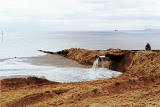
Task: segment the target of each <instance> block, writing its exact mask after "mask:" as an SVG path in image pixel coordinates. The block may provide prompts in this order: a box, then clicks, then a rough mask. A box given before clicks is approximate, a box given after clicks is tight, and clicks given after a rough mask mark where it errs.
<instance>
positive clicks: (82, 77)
mask: <svg viewBox="0 0 160 107" xmlns="http://www.w3.org/2000/svg"><path fill="white" fill-rule="evenodd" d="M0 64H1V68H0V76H1V77H3V78H4V77H5V78H8V77H18V76H37V77H45V78H46V79H48V80H51V81H57V82H79V81H90V80H98V79H106V78H112V77H115V76H118V75H120V74H121V73H120V72H116V71H111V70H108V69H105V68H96V69H93V68H70V67H69V68H68V67H47V66H34V65H29V64H27V63H23V62H21V60H20V59H9V60H6V61H4V62H1V63H0Z"/></svg>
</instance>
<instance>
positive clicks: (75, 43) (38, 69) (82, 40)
mask: <svg viewBox="0 0 160 107" xmlns="http://www.w3.org/2000/svg"><path fill="white" fill-rule="evenodd" d="M159 35H160V31H158V30H156V31H154V30H153V31H152V30H149V31H147V30H144V31H118V32H115V31H99V32H98V31H90V32H89V31H84V32H76V31H75V32H52V31H50V32H42V31H40V32H4V38H3V41H1V43H0V76H1V78H7V77H14V76H15V77H17V76H31V75H32V76H33V75H34V76H44V77H46V78H47V79H49V80H53V81H59V82H75V81H86V80H87V81H88V80H97V79H104V78H111V77H112V76H118V75H120V73H118V72H116V71H110V70H107V69H105V68H98V69H96V71H95V70H93V69H89V68H79V67H74V68H71V67H57V66H54V65H53V66H45V65H44V66H43V65H42V66H38V65H32V64H29V63H26V62H23V60H22V59H21V58H22V57H32V56H42V55H45V54H44V53H41V52H38V51H37V50H40V49H42V50H49V51H59V50H63V49H69V48H85V49H109V48H120V49H144V47H145V45H146V43H147V42H149V43H150V44H151V47H152V49H159V48H160V36H159ZM0 39H1V38H0ZM15 57H16V58H15ZM53 60H54V59H53ZM116 73H117V74H116ZM62 77H63V78H62Z"/></svg>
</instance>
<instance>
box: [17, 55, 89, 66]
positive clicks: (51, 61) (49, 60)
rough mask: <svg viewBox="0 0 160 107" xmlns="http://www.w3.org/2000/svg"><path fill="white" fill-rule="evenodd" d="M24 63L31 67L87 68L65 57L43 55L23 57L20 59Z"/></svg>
mask: <svg viewBox="0 0 160 107" xmlns="http://www.w3.org/2000/svg"><path fill="white" fill-rule="evenodd" d="M20 59H22V61H23V62H24V63H29V64H31V65H38V66H56V67H80V68H81V67H82V68H86V67H87V66H85V65H82V64H79V63H78V62H76V61H74V60H70V59H67V58H65V57H62V56H59V55H55V54H54V55H51V54H47V55H43V56H36V57H23V58H20Z"/></svg>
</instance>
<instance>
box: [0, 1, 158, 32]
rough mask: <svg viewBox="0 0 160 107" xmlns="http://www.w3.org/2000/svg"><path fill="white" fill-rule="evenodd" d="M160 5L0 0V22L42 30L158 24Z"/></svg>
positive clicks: (149, 2)
mask: <svg viewBox="0 0 160 107" xmlns="http://www.w3.org/2000/svg"><path fill="white" fill-rule="evenodd" d="M159 5H160V1H158V0H1V3H0V23H1V25H0V26H2V24H5V26H7V28H10V29H12V27H11V26H14V25H13V24H15V23H16V25H17V27H18V26H21V27H24V29H25V28H26V27H28V26H29V24H30V25H38V26H42V27H41V28H42V29H43V30H44V29H45V28H46V30H48V29H56V30H101V29H114V26H115V25H118V26H119V27H120V28H121V29H126V28H133V29H139V28H144V27H145V26H148V25H158V24H159V22H160V15H159V11H160V7H159ZM13 22H14V23H13ZM26 23H27V26H25V25H26ZM3 26H4V25H3ZM56 26H57V28H55V27H56ZM68 26H69V27H68ZM75 26H76V27H75ZM31 28H32V29H34V27H31ZM14 29H15V28H14ZM17 29H18V28H17ZM26 29H27V28H26Z"/></svg>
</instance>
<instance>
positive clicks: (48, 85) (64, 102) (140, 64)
mask: <svg viewBox="0 0 160 107" xmlns="http://www.w3.org/2000/svg"><path fill="white" fill-rule="evenodd" d="M62 53H63V54H62ZM86 53H87V54H86ZM104 54H110V55H114V56H123V57H122V60H117V61H118V62H117V63H112V64H111V69H117V70H118V69H119V70H120V71H121V72H123V74H122V75H120V76H118V77H114V78H111V79H105V80H96V81H87V82H73V83H57V82H51V81H48V80H46V79H43V78H36V77H28V78H12V79H3V80H1V102H2V103H1V104H2V106H3V107H12V106H16V107H25V106H28V107H35V106H38V107H51V106H53V107H54V106H57V107H82V106H84V107H97V106H101V107H106V106H109V107H113V106H135V107H137V106H148V107H152V106H155V107H158V106H160V103H159V101H160V72H159V71H160V66H159V58H160V53H159V51H158V50H156V51H144V50H139V51H132V50H117V49H116V50H102V51H101V50H85V49H69V50H63V52H62V51H61V52H60V53H59V55H61V56H64V57H66V58H68V59H72V60H75V61H77V62H78V63H81V64H82V63H83V65H89V64H90V62H92V61H91V59H92V58H94V57H95V55H104ZM81 55H82V56H84V57H81ZM78 56H79V57H78ZM79 58H82V59H79ZM129 59H130V60H129ZM83 61H84V62H85V63H84V62H83ZM87 61H88V62H87ZM112 62H113V61H112ZM124 62H125V63H127V64H125V63H124ZM91 64H92V63H91ZM114 64H115V65H116V66H117V67H116V66H114ZM119 65H121V68H119V67H118V66H119Z"/></svg>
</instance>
